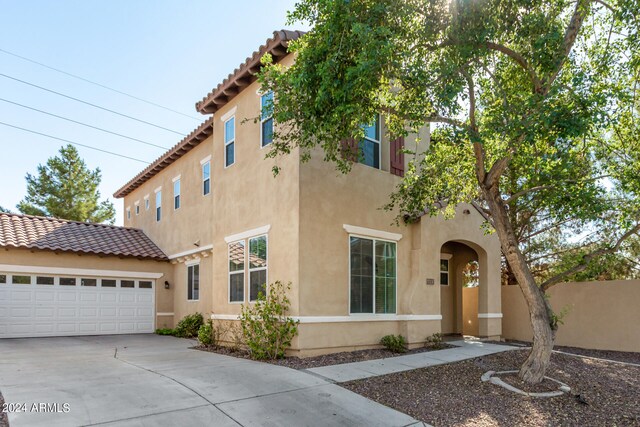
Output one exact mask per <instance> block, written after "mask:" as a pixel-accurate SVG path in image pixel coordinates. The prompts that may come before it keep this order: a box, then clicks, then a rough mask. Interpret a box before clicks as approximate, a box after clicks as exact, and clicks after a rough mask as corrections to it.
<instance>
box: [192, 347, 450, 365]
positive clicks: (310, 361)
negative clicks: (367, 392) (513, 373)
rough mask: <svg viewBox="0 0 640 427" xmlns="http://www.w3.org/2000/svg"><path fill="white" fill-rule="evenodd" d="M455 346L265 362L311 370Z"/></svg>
mask: <svg viewBox="0 0 640 427" xmlns="http://www.w3.org/2000/svg"><path fill="white" fill-rule="evenodd" d="M453 347H455V346H453V345H450V344H445V343H443V344H441V345H440V346H439V347H437V348H436V347H420V348H415V349H412V350H408V351H407V352H406V353H393V352H391V351H389V350H385V349H384V348H377V349H370V350H356V351H345V352H342V353H334V354H325V355H322V356H314V357H304V358H301V357H286V358H284V359H278V360H267V361H265V362H267V363H272V364H274V365H280V366H286V367H288V368H293V369H309V368H319V367H321V366H330V365H340V364H342V363H351V362H362V361H364V360H374V359H386V358H389V357H396V356H405V355H408V354H415V353H423V352H426V351H435V350H444V349H446V348H453ZM195 348H196V349H198V350H204V351H211V352H213V353H218V354H224V355H227V356H234V357H241V358H244V359H249V354H248V353H247V352H245V351H233V350H231V349H229V348H228V347H206V346H198V347H195Z"/></svg>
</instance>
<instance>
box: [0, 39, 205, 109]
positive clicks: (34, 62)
mask: <svg viewBox="0 0 640 427" xmlns="http://www.w3.org/2000/svg"><path fill="white" fill-rule="evenodd" d="M0 52H2V53H6V54H7V55H11V56H15V57H16V58H20V59H22V60H23V61H27V62H31V63H32V64H36V65H39V66H41V67H44V68H48V69H49V70H53V71H55V72H57V73H61V74H64V75H66V76H69V77H73V78H74V79H78V80H82V81H83V82H87V83H90V84H92V85H95V86H99V87H101V88H103V89H107V90H110V91H111V92H115V93H119V94H120V95H124V96H127V97H129V98H132V99H135V100H137V101H140V102H144V103H145V104H149V105H153V106H154V107H158V108H162V109H163V110H167V111H171V112H172V113H175V114H180V115H181V116H184V117H188V118H190V119H192V120H197V121H200V120H201V119H199V118H196V117H193V116H190V115H189V114H185V113H181V112H180V111H177V110H173V109H171V108H169V107H165V106H164V105H160V104H156V103H155V102H152V101H148V100H146V99H142V98H139V97H137V96H134V95H131V94H129V93H126V92H123V91H121V90H118V89H114V88H112V87H109V86H106V85H103V84H101V83H97V82H94V81H91V80H89V79H85V78H84V77H80V76H78V75H75V74H71V73H68V72H66V71H63V70H60V69H58V68H54V67H52V66H50V65H47V64H43V63H42V62H38V61H35V60H33V59H29V58H26V57H24V56H21V55H18V54H17V53H13V52H9V51H8V50H4V49H1V48H0Z"/></svg>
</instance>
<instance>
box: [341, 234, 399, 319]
mask: <svg viewBox="0 0 640 427" xmlns="http://www.w3.org/2000/svg"><path fill="white" fill-rule="evenodd" d="M349 255H350V313H352V314H360V313H370V314H387V313H395V312H396V243H395V242H389V241H386V240H377V239H367V238H363V237H357V236H349Z"/></svg>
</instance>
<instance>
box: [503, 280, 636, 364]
mask: <svg viewBox="0 0 640 427" xmlns="http://www.w3.org/2000/svg"><path fill="white" fill-rule="evenodd" d="M548 293H549V295H550V302H551V306H552V307H553V309H554V310H555V311H556V312H559V311H560V310H562V308H563V307H567V308H568V310H569V311H568V313H567V315H566V316H565V317H564V318H563V321H564V324H563V325H560V329H559V330H558V334H557V336H556V344H557V345H566V346H572V347H581V348H592V349H601V350H618V351H635V352H638V351H640V326H639V325H640V309H638V304H639V303H640V280H622V281H602V282H579V283H560V284H558V285H556V286H554V287H552V288H551V289H550V290H549V292H548ZM502 307H503V313H504V318H503V319H502V331H503V337H504V338H507V339H515V340H523V341H531V338H532V333H531V326H530V324H529V312H528V310H527V306H526V303H525V301H524V297H523V296H522V292H521V291H520V288H519V287H518V286H503V287H502Z"/></svg>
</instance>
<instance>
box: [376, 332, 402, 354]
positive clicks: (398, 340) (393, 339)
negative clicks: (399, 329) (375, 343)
mask: <svg viewBox="0 0 640 427" xmlns="http://www.w3.org/2000/svg"><path fill="white" fill-rule="evenodd" d="M380 344H382V345H383V346H384V348H386V349H387V350H389V351H391V352H393V353H405V352H406V351H407V340H405V339H404V337H403V336H402V335H385V336H384V337H382V339H381V340H380Z"/></svg>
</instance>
